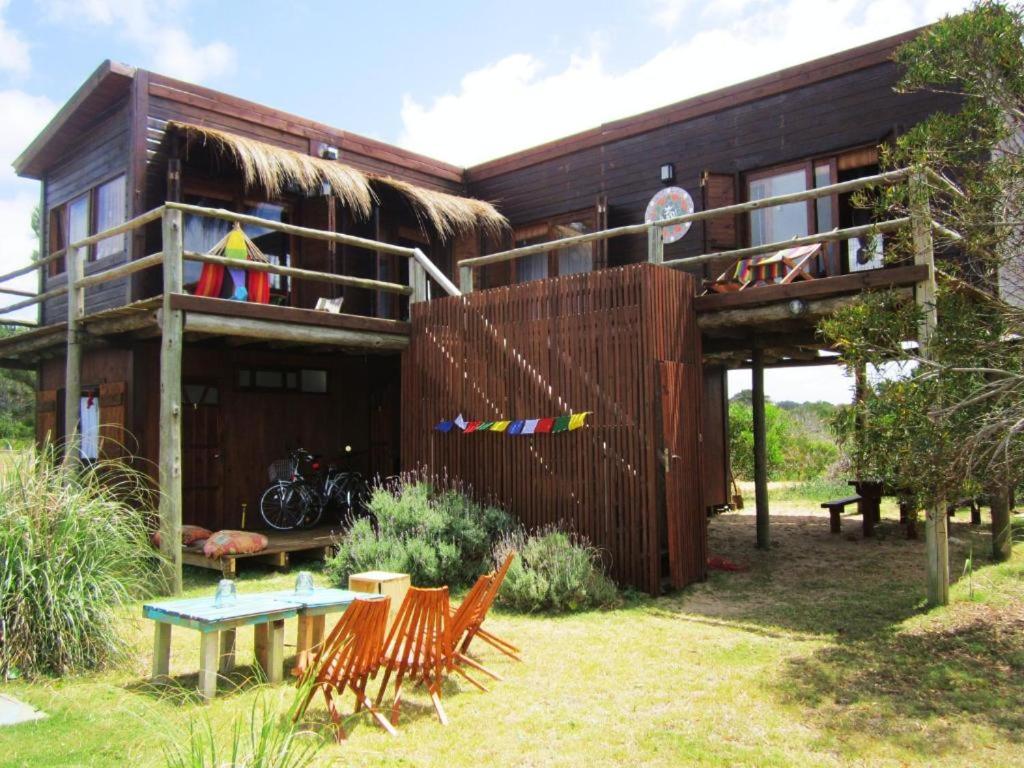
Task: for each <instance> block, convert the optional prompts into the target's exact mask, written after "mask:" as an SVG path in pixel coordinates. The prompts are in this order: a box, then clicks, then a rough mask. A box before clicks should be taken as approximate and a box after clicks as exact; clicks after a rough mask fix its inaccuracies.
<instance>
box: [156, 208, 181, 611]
mask: <svg viewBox="0 0 1024 768" xmlns="http://www.w3.org/2000/svg"><path fill="white" fill-rule="evenodd" d="M183 251H184V247H183V242H182V226H181V211H179V210H174V209H167V210H165V211H164V215H163V254H164V260H163V277H164V286H163V307H162V309H161V312H160V331H161V340H160V423H159V429H160V458H159V462H160V466H159V479H160V548H161V550H162V552H163V554H164V557H165V560H164V563H163V569H164V583H165V586H166V589H167V591H168V592H169V593H170V594H178V593H179V592H181V504H182V492H181V358H182V344H183V339H182V337H183V334H184V318H183V316H182V311H181V310H180V309H174V308H173V307H172V305H171V296H173V295H174V294H175V293H181V292H182V270H183V266H182V253H183Z"/></svg>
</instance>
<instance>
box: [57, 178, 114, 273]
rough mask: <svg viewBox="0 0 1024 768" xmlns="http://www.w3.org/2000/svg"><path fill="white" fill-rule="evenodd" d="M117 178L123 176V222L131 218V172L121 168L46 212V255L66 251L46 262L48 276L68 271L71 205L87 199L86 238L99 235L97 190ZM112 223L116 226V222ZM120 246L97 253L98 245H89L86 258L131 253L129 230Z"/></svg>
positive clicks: (93, 258)
mask: <svg viewBox="0 0 1024 768" xmlns="http://www.w3.org/2000/svg"><path fill="white" fill-rule="evenodd" d="M118 178H124V211H123V214H122V220H121V222H120V223H124V222H125V221H128V218H129V216H128V209H129V205H128V173H127V171H123V170H122V171H118V172H117V173H112V174H110V175H109V176H106V177H104V178H102V179H100V180H99V181H97V182H96V183H95V184H93V185H92V186H90V187H89V188H88V189H86V190H85V191H83V192H79V193H78V194H75V195H72V196H70V197H68V198H66V199H64V200H63V201H62V202H60V203H57V204H56V205H52V206H50V207H49V208H48V209H47V212H46V242H47V246H46V255H47V256H51V255H53V254H55V253H58V252H61V251H64V253H63V254H62V255H61V256H60V257H59V258H57V259H54V260H53V261H51V262H50V263H49V264H48V265H47V277H48V278H50V277H58V276H60V275H63V274H64V273H66V272H67V247H68V244H69V243H70V242H71V215H70V211H71V206H72V204H74V203H76V202H78V201H79V200H81V199H83V198H85V199H86V201H87V203H88V206H89V210H88V215H87V222H86V235H85V237H91V236H92V235H95V234H97V233H98V232H99V231H100V230H99V211H98V206H97V205H96V199H97V197H98V195H97V193H98V191H99V189H100V187H104V186H106V185H108V184H110V183H111V182H112V181H115V180H116V179H118ZM112 226H117V225H116V224H114V225H112ZM120 237H121V238H122V240H121V248H120V249H118V250H116V251H114V252H112V253H108V254H105V255H103V256H102V257H100V256H98V253H99V250H98V247H97V246H98V244H93V245H90V246H88V247H87V248H86V253H85V261H86V262H87V263H89V262H95V261H102V260H105V259H111V258H116V257H117V256H120V255H122V254H125V253H127V252H128V243H129V239H128V236H127V233H124V234H121V235H120Z"/></svg>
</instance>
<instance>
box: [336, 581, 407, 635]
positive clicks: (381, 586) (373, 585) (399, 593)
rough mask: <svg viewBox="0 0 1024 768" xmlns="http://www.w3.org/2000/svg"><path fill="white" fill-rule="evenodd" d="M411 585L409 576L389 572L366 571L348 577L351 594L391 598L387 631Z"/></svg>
mask: <svg viewBox="0 0 1024 768" xmlns="http://www.w3.org/2000/svg"><path fill="white" fill-rule="evenodd" d="M411 583H412V582H411V579H410V578H409V574H407V573H391V572H390V571H366V573H353V574H352V575H351V576H349V577H348V588H349V590H351V591H352V592H363V593H369V594H371V595H387V596H388V597H390V598H391V611H390V612H389V613H388V630H389V631H390V629H391V623H392V622H393V621H394V620H395V614H396V613H398V609H399V608H400V607H401V605H402V601H403V600H405V593H406V592H408V591H409V587H410V585H411Z"/></svg>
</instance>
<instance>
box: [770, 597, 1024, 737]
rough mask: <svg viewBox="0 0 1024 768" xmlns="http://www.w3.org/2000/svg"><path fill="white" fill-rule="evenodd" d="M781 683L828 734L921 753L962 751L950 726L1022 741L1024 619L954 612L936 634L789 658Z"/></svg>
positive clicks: (983, 609) (972, 609) (921, 632)
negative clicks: (898, 744)
mask: <svg viewBox="0 0 1024 768" xmlns="http://www.w3.org/2000/svg"><path fill="white" fill-rule="evenodd" d="M780 685H781V688H782V691H783V695H784V696H785V697H786V698H788V699H790V700H792V701H793V702H794V703H797V704H800V705H802V706H806V707H812V708H814V709H815V710H816V711H817V712H818V714H821V715H824V716H825V717H824V719H825V724H824V725H825V727H826V728H827V729H828V730H830V731H833V732H837V733H846V734H849V735H860V736H864V735H865V734H866V732H868V731H870V733H872V734H873V735H876V736H883V737H885V738H887V739H889V738H892V739H895V740H896V741H901V740H902V741H905V742H906V743H907V745H908V746H912V747H913V749H915V750H917V751H923V752H925V753H926V754H933V755H934V754H941V753H944V752H946V751H948V750H950V749H955V748H958V745H957V744H955V736H954V735H953V734H951V733H950V732H949V729H948V727H947V726H948V725H949V724H952V725H967V724H971V725H982V726H988V727H991V728H993V729H996V730H998V731H1000V732H1002V735H1003V736H1005V737H1007V738H1010V739H1012V740H1014V741H1022V740H1024V611H1021V610H1019V609H1018V610H1015V611H1014V610H1010V611H1007V610H995V609H992V608H989V607H987V606H982V605H973V604H961V605H958V606H954V608H952V609H950V612H949V614H947V615H946V616H943V621H942V625H941V626H933V627H928V628H923V629H916V630H913V631H905V632H900V633H896V634H892V635H890V636H886V637H876V638H873V639H868V640H862V641H857V642H853V643H849V644H843V645H836V646H830V647H827V648H824V649H822V650H820V651H818V652H816V653H814V654H812V655H810V656H808V657H803V658H798V659H792V660H790V661H789V662H787V666H786V669H785V672H784V675H783V679H782V682H781V683H780ZM939 721H946V722H939ZM931 726H934V727H935V729H936V731H939V730H940V729H941V730H945V731H946V732H945V733H944V734H932V733H930V731H931Z"/></svg>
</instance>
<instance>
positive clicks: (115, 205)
mask: <svg viewBox="0 0 1024 768" xmlns="http://www.w3.org/2000/svg"><path fill="white" fill-rule="evenodd" d="M126 212H127V198H126V187H125V177H124V175H123V174H122V175H121V176H116V177H115V178H113V179H110V180H109V181H105V182H104V183H102V184H100V185H98V186H96V187H93V188H92V189H90V190H89V191H88V192H85V193H83V194H81V195H79V196H78V197H75V198H73V199H71V200H69V201H68V202H66V203H64V204H63V205H58V206H56V207H54V208H51V209H50V212H49V217H48V228H47V230H48V236H49V253H50V254H54V253H57V252H59V251H63V250H65V249H66V248H67V247H68V244H69V243H74V242H77V241H79V240H82V239H83V238H86V237H89V236H90V235H95V234H96V233H98V232H102V231H104V230H106V229H110V228H111V227H115V226H117V225H118V224H121V223H123V222H124V221H125V215H126ZM126 245H127V241H126V239H125V235H124V233H122V234H120V235H114V236H113V237H108V238H107V239H106V240H102V241H100V242H99V243H97V244H96V245H95V246H90V247H89V248H88V249H87V251H86V255H85V256H86V260H87V261H95V260H96V259H103V258H107V257H108V256H114V255H117V254H119V253H123V252H124V250H125V248H126ZM65 267H66V264H65V258H64V257H63V256H61V257H60V258H58V259H55V260H54V261H51V262H50V266H49V274H50V275H51V276H52V275H59V274H61V273H62V272H64V270H65Z"/></svg>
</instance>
